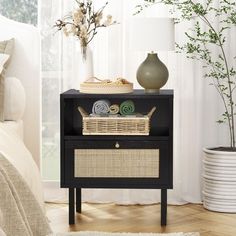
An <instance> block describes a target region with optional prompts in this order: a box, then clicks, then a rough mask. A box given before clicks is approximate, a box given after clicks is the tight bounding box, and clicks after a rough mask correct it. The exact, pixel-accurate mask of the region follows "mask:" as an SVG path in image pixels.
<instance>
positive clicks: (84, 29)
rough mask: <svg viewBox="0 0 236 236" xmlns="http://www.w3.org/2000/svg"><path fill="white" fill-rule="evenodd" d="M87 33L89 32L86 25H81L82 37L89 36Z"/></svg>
mask: <svg viewBox="0 0 236 236" xmlns="http://www.w3.org/2000/svg"><path fill="white" fill-rule="evenodd" d="M87 34H88V32H87V27H86V25H81V26H80V37H81V38H87Z"/></svg>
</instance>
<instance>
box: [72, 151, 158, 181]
mask: <svg viewBox="0 0 236 236" xmlns="http://www.w3.org/2000/svg"><path fill="white" fill-rule="evenodd" d="M75 177H134V178H135V177H136V178H138V177H142V178H158V177H159V149H75Z"/></svg>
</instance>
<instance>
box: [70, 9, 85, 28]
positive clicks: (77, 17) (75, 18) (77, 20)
mask: <svg viewBox="0 0 236 236" xmlns="http://www.w3.org/2000/svg"><path fill="white" fill-rule="evenodd" d="M83 17H84V14H83V12H82V10H81V9H80V8H79V9H76V10H75V11H74V12H73V13H72V19H73V21H74V23H75V24H76V25H79V24H80V23H81V21H82V19H83Z"/></svg>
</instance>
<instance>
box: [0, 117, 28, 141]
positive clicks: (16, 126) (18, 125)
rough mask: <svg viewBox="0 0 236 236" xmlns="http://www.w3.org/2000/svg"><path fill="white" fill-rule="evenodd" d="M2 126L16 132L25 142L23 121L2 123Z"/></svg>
mask: <svg viewBox="0 0 236 236" xmlns="http://www.w3.org/2000/svg"><path fill="white" fill-rule="evenodd" d="M0 126H5V129H7V130H11V131H12V132H14V133H15V134H16V135H18V137H19V138H20V139H21V140H23V137H24V136H23V135H24V131H23V121H22V120H18V121H5V122H4V123H1V124H0Z"/></svg>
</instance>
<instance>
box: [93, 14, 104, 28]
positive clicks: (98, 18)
mask: <svg viewBox="0 0 236 236" xmlns="http://www.w3.org/2000/svg"><path fill="white" fill-rule="evenodd" d="M102 17H103V15H102V12H100V13H99V14H98V15H97V16H96V17H95V24H96V25H100V22H101V19H102Z"/></svg>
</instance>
